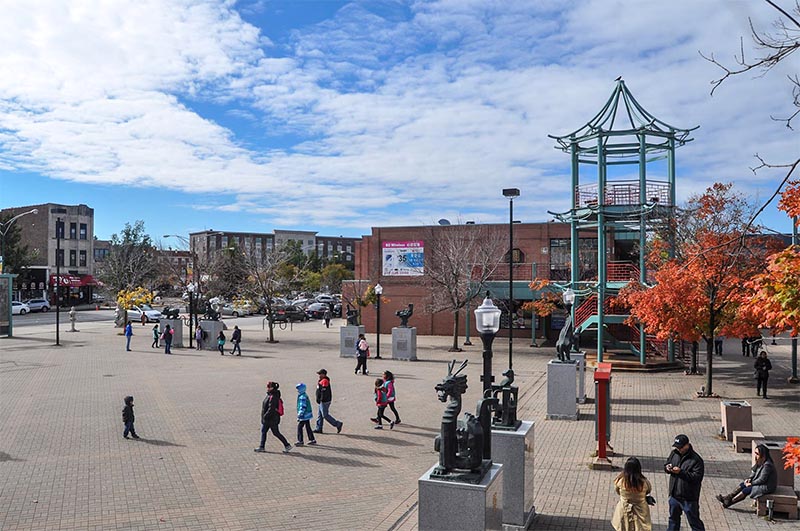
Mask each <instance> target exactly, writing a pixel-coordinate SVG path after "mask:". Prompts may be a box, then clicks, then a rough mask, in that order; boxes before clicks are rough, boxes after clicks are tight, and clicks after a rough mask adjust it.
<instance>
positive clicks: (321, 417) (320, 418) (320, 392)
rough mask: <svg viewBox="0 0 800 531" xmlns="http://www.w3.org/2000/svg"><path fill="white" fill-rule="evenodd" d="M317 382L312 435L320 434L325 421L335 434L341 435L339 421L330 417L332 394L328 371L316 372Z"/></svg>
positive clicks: (340, 422)
mask: <svg viewBox="0 0 800 531" xmlns="http://www.w3.org/2000/svg"><path fill="white" fill-rule="evenodd" d="M317 375H318V376H319V380H318V381H317V393H316V397H315V398H316V402H317V404H319V406H318V413H317V425H316V428H315V429H314V433H322V426H323V424H324V423H325V421H326V420H327V421H328V423H330V424H331V425H332V426H334V427H335V428H336V433H342V425H343V424H344V423H343V422H342V421H340V420H336V419H335V418H333V416H331V414H330V409H331V401H332V400H333V393H332V392H331V380H330V378H328V371H326V370H325V369H320V370H318V371H317Z"/></svg>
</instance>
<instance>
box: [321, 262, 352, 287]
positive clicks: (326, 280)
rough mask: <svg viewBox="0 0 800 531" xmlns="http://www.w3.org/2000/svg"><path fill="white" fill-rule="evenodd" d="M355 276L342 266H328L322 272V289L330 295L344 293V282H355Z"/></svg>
mask: <svg viewBox="0 0 800 531" xmlns="http://www.w3.org/2000/svg"><path fill="white" fill-rule="evenodd" d="M354 278H355V274H353V272H352V271H350V270H349V269H347V268H346V267H345V266H344V265H342V264H336V263H334V264H328V265H326V266H325V267H323V268H322V271H320V283H321V285H322V288H324V289H327V290H328V291H329V292H330V293H341V292H342V281H343V280H353V279H354Z"/></svg>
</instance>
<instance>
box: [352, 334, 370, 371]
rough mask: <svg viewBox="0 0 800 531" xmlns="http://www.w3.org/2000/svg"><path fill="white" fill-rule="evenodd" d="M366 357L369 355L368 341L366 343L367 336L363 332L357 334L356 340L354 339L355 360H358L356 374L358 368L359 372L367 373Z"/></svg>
mask: <svg viewBox="0 0 800 531" xmlns="http://www.w3.org/2000/svg"><path fill="white" fill-rule="evenodd" d="M367 357H369V343H367V338H366V336H365V335H364V334H358V341H356V360H357V361H358V363H357V364H356V372H355V373H356V374H358V371H359V369H360V370H361V374H369V372H368V371H367Z"/></svg>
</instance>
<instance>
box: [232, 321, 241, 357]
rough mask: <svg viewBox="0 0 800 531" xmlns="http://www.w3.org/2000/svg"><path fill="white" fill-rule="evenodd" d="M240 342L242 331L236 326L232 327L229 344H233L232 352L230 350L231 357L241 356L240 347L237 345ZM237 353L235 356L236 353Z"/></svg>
mask: <svg viewBox="0 0 800 531" xmlns="http://www.w3.org/2000/svg"><path fill="white" fill-rule="evenodd" d="M241 342H242V331H241V330H239V327H238V326H234V327H233V334H232V335H231V343H233V350H231V356H233V355H236V356H241V355H242V347H240V346H239V343H241ZM237 350H238V351H239V353H238V354H236V351H237Z"/></svg>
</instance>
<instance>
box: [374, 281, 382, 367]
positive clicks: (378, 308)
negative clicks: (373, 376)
mask: <svg viewBox="0 0 800 531" xmlns="http://www.w3.org/2000/svg"><path fill="white" fill-rule="evenodd" d="M375 295H377V296H378V303H377V306H376V311H377V316H376V318H377V321H378V326H377V334H376V338H375V359H378V360H379V359H381V295H383V286H381V284H380V282H379V283H377V284H375Z"/></svg>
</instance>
